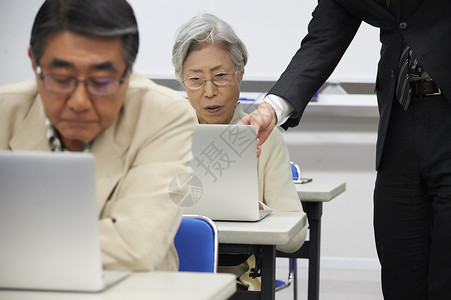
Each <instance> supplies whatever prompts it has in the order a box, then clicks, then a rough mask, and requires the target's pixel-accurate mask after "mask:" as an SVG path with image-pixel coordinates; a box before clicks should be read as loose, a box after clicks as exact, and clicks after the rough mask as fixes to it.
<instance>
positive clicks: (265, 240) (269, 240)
mask: <svg viewBox="0 0 451 300" xmlns="http://www.w3.org/2000/svg"><path fill="white" fill-rule="evenodd" d="M215 224H216V227H217V229H218V238H219V243H224V244H251V245H276V246H277V245H286V244H288V242H289V241H290V240H291V239H292V238H293V237H294V236H295V235H296V234H297V233H298V232H299V231H300V230H302V228H304V227H305V226H307V216H306V214H305V213H303V212H276V211H273V212H272V213H271V214H270V215H269V216H267V217H266V218H264V219H263V220H260V221H257V222H235V221H232V222H222V221H221V222H219V221H216V222H215Z"/></svg>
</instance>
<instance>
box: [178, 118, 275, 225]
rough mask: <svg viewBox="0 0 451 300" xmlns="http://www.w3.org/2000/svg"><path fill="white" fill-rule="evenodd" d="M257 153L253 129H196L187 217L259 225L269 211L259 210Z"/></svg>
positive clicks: (214, 127)
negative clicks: (252, 222)
mask: <svg viewBox="0 0 451 300" xmlns="http://www.w3.org/2000/svg"><path fill="white" fill-rule="evenodd" d="M256 149H257V145H256V135H255V128H254V127H253V126H250V125H212V124H208V125H207V124H200V125H197V126H196V129H195V131H194V135H193V146H192V150H193V160H192V162H191V167H192V169H193V171H194V175H193V177H192V178H191V195H190V197H189V198H188V199H186V200H185V201H184V205H183V206H185V207H186V208H185V214H198V215H204V216H207V217H209V218H211V219H213V220H224V221H257V220H260V219H262V218H263V217H265V216H266V215H268V214H269V213H270V212H271V211H270V210H259V207H258V199H259V197H258V196H259V195H258V193H259V191H258V174H257V150H256Z"/></svg>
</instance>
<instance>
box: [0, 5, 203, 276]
mask: <svg viewBox="0 0 451 300" xmlns="http://www.w3.org/2000/svg"><path fill="white" fill-rule="evenodd" d="M138 45H139V37H138V28H137V24H136V19H135V16H134V13H133V10H132V8H131V7H130V5H129V4H128V3H127V2H126V1H124V0H95V1H94V0H48V1H45V3H44V4H43V5H42V7H41V8H40V10H39V12H38V13H37V16H36V19H35V21H34V25H33V29H32V33H31V40H30V48H29V51H28V53H29V57H30V59H31V65H32V67H33V70H34V72H35V73H36V78H35V79H33V80H30V81H27V82H23V83H18V84H14V85H10V86H5V87H2V88H0V149H2V150H5V149H6V150H8V149H9V150H16V151H17V150H36V151H90V152H91V153H93V154H94V156H95V158H96V172H97V190H98V197H97V201H98V207H99V226H100V240H101V248H102V249H101V250H102V258H103V266H104V268H106V269H129V270H177V268H178V258H177V253H176V251H175V248H174V245H173V239H174V236H175V233H176V231H177V228H178V225H179V223H180V220H181V215H182V209H181V208H180V207H179V206H177V205H176V204H174V203H173V201H171V198H170V194H169V185H170V183H171V181H172V180H173V179H174V178H175V177H176V176H177V175H178V174H189V173H190V172H191V170H190V168H189V162H190V159H191V156H192V154H191V135H192V132H193V130H194V124H195V115H194V113H193V112H192V109H191V107H190V104H189V103H188V102H187V101H186V100H185V99H184V98H183V97H181V96H179V95H178V94H177V93H176V92H174V91H172V90H169V89H167V88H164V87H162V86H158V85H156V84H155V83H153V82H152V81H150V80H148V79H146V78H145V77H143V76H141V75H139V74H137V73H135V72H133V71H132V66H133V63H134V60H135V58H136V55H137V52H138ZM67 171H68V172H70V170H67ZM55 176H57V174H55ZM181 190H182V191H186V192H188V191H189V189H188V188H187V187H185V188H184V187H183V186H182V187H181ZM179 196H180V195H179Z"/></svg>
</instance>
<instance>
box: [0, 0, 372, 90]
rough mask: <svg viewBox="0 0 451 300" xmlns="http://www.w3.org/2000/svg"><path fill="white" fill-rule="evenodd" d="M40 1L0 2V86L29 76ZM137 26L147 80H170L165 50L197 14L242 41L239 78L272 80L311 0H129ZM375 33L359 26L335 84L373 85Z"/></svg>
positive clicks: (298, 35) (139, 64)
mask: <svg viewBox="0 0 451 300" xmlns="http://www.w3.org/2000/svg"><path fill="white" fill-rule="evenodd" d="M41 3H42V1H41V0H3V1H0V65H1V66H2V72H1V74H0V85H3V84H6V83H12V82H16V81H19V80H23V79H26V78H29V77H30V76H32V75H33V74H32V72H31V70H30V69H31V67H30V63H29V61H28V57H27V46H28V42H29V37H30V32H31V26H32V23H33V20H34V16H35V14H36V12H37V10H38V8H39V6H40V4H41ZM130 3H131V5H132V6H133V8H134V10H135V14H136V16H137V20H138V25H139V27H140V38H141V47H140V52H139V54H138V58H137V61H136V65H135V67H136V69H137V70H139V71H141V72H142V73H144V74H146V75H148V76H149V77H152V78H174V75H173V67H172V64H171V49H172V44H173V42H174V35H175V32H176V30H177V28H179V26H181V24H182V23H183V22H184V21H186V20H187V19H189V18H190V17H192V16H194V15H196V14H198V13H199V12H210V13H214V14H216V15H218V16H219V17H221V18H223V19H224V20H226V21H227V22H229V23H230V24H231V25H232V26H233V27H234V29H235V30H236V32H237V34H238V35H239V36H240V37H241V38H242V40H243V41H244V42H245V43H246V45H247V47H248V50H249V54H250V57H249V63H248V65H247V68H246V74H245V78H244V80H276V79H277V78H278V77H279V75H280V74H281V73H282V71H283V70H284V69H285V67H286V65H287V64H288V62H289V61H290V59H291V57H292V56H293V54H294V53H295V51H296V50H297V49H298V47H299V44H300V42H301V39H302V37H303V36H304V35H305V34H306V32H307V24H308V22H309V21H310V18H311V12H312V11H313V9H314V7H315V5H316V3H317V0H279V1H268V0H263V1H262V0H245V1H242V0H228V1H210V0H178V1H161V0H130ZM377 35H378V33H377V30H375V29H374V28H371V27H369V26H367V25H362V28H361V29H360V31H359V33H358V35H357V36H356V38H355V41H354V42H353V44H352V45H351V46H350V48H349V49H348V52H347V54H346V56H345V57H344V58H343V60H342V62H341V63H340V64H339V66H338V67H337V70H336V71H335V72H334V75H333V76H332V78H333V79H335V80H339V81H348V82H349V81H351V82H374V78H375V74H376V62H377V59H378V52H379V48H380V47H379V42H378V37H377Z"/></svg>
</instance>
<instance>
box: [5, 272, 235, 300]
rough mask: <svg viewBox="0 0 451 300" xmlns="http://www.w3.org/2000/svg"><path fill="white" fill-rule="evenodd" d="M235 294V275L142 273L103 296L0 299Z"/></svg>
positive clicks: (13, 295)
mask: <svg viewBox="0 0 451 300" xmlns="http://www.w3.org/2000/svg"><path fill="white" fill-rule="evenodd" d="M235 291H236V283H235V276H233V275H232V274H219V273H218V274H211V273H188V272H142V273H133V274H132V275H130V276H129V277H128V278H126V279H125V280H124V281H122V282H120V283H118V284H117V285H115V286H113V287H112V288H110V289H108V290H106V291H105V292H103V293H69V292H66V293H63V292H41V291H11V290H0V300H23V299H27V300H29V299H33V300H41V299H42V300H53V299H55V300H56V299H57V300H60V299H64V300H100V299H101V300H124V299H126V300H144V299H146V300H149V299H158V300H166V299H167V300H178V299H180V300H202V299H203V300H225V299H228V298H229V297H230V296H232V295H233V294H234V293H235Z"/></svg>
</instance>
